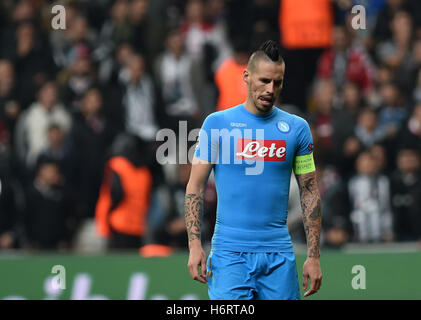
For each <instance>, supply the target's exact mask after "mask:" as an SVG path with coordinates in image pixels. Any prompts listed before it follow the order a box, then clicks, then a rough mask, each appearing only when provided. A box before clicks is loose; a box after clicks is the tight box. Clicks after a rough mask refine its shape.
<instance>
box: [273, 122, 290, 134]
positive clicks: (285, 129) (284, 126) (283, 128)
mask: <svg viewBox="0 0 421 320" xmlns="http://www.w3.org/2000/svg"><path fill="white" fill-rule="evenodd" d="M276 126H277V127H278V130H279V131H281V132H282V133H288V132H289V130H290V129H291V128H290V127H289V124H288V123H286V122H285V121H279V122H278V123H277V125H276Z"/></svg>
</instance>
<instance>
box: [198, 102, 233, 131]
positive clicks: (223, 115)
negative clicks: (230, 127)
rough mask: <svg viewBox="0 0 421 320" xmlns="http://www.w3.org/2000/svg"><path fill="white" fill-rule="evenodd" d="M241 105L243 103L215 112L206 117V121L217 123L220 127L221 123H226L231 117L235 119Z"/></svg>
mask: <svg viewBox="0 0 421 320" xmlns="http://www.w3.org/2000/svg"><path fill="white" fill-rule="evenodd" d="M240 106H241V105H238V106H235V107H232V108H228V109H225V110H221V111H216V112H213V113H211V114H209V115H208V116H207V117H206V118H205V120H204V123H207V124H215V125H217V126H218V127H220V126H221V125H223V124H224V122H225V121H227V120H230V119H235V117H236V116H237V115H238V113H239V112H240V110H239V108H240Z"/></svg>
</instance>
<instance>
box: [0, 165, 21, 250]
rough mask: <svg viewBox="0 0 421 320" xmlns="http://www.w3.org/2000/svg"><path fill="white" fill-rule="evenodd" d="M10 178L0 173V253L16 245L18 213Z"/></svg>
mask: <svg viewBox="0 0 421 320" xmlns="http://www.w3.org/2000/svg"><path fill="white" fill-rule="evenodd" d="M10 181H11V179H10V176H7V174H5V173H4V172H3V170H2V171H1V172H0V251H1V250H5V249H13V248H16V247H17V245H18V240H19V239H18V234H19V231H18V228H19V223H20V221H19V220H20V218H21V217H20V216H19V214H18V213H19V211H18V208H17V205H16V199H15V191H14V189H13V187H12V185H11V183H10Z"/></svg>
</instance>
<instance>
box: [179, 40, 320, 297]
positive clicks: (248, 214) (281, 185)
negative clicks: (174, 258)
mask: <svg viewBox="0 0 421 320" xmlns="http://www.w3.org/2000/svg"><path fill="white" fill-rule="evenodd" d="M279 51H280V50H279V47H278V45H277V44H276V42H274V41H271V40H269V41H267V42H265V43H264V44H263V45H262V46H261V47H260V49H259V50H257V51H256V52H254V53H253V54H252V55H251V57H250V59H249V62H248V65H247V68H246V69H245V70H244V74H243V77H244V81H245V82H246V84H247V99H246V101H245V103H244V104H240V105H238V106H235V107H232V108H230V109H227V110H224V111H219V112H215V113H212V114H210V115H209V116H208V117H207V118H206V119H205V121H204V123H203V125H202V129H201V131H200V134H199V141H198V144H197V149H196V152H195V156H194V158H193V165H192V169H191V173H190V180H189V182H188V185H187V188H186V199H185V220H186V228H187V233H188V238H189V250H190V255H189V261H188V269H189V272H190V275H191V277H192V278H193V279H195V280H197V281H200V282H203V283H208V293H209V297H210V299H223V300H249V299H263V300H284V299H300V290H299V284H298V276H297V267H296V263H295V256H294V251H293V247H292V243H291V238H290V235H289V231H288V226H287V214H288V196H289V184H290V175H291V171H292V170H294V173H295V175H296V178H297V181H298V185H299V189H300V198H301V206H302V210H303V223H304V228H305V233H306V238H307V247H308V250H307V259H306V261H305V263H304V266H303V288H304V290H307V288H308V283H309V280H310V284H311V285H310V288H309V290H308V291H306V292H305V294H304V296H309V295H311V294H313V293H315V292H317V291H318V290H319V288H320V286H321V280H322V273H321V269H320V261H319V258H320V251H319V242H320V228H321V205H320V196H319V192H318V189H317V184H316V172H315V166H314V161H313V140H312V136H311V133H310V128H309V125H308V123H307V122H306V121H305V120H304V119H302V118H300V117H298V116H295V115H292V114H289V113H287V112H285V111H282V110H280V109H279V108H277V107H276V106H274V102H275V100H276V98H277V97H278V95H279V93H280V91H281V89H282V85H283V78H284V72H285V63H284V61H283V59H282V57H281V55H280V52H279ZM212 169H213V170H214V175H215V183H216V188H217V194H218V207H217V218H216V225H215V230H214V235H213V238H212V248H211V252H210V254H209V257H208V259H207V261H206V256H205V253H204V251H203V248H202V244H201V239H200V219H201V214H202V211H203V198H204V191H205V183H206V180H207V178H208V176H209V174H210V171H211V170H212Z"/></svg>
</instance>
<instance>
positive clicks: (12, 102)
mask: <svg viewBox="0 0 421 320" xmlns="http://www.w3.org/2000/svg"><path fill="white" fill-rule="evenodd" d="M20 109H21V107H20V104H19V102H18V99H17V93H16V81H15V71H14V66H13V64H12V62H11V61H9V60H0V123H2V125H3V126H4V129H5V132H7V140H10V139H11V138H12V137H13V131H14V128H15V124H16V120H17V118H18V116H19V113H20ZM11 143H13V142H11Z"/></svg>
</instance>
